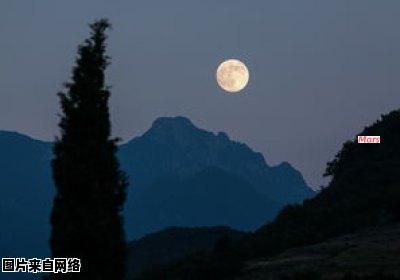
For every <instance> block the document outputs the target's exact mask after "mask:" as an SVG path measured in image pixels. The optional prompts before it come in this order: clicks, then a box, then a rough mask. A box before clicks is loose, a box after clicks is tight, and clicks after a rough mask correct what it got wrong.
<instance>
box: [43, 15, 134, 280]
mask: <svg viewBox="0 0 400 280" xmlns="http://www.w3.org/2000/svg"><path fill="white" fill-rule="evenodd" d="M109 27H110V24H109V23H108V21H107V20H105V19H102V20H99V21H96V22H95V23H93V24H91V25H90V29H91V34H90V37H89V38H88V39H86V40H85V41H84V43H83V44H81V45H80V46H79V48H78V56H77V59H76V65H75V67H74V68H73V71H72V81H71V82H68V83H66V84H65V89H66V90H65V92H62V93H59V97H60V103H61V109H62V114H61V116H60V117H61V120H60V123H59V127H60V130H61V135H60V137H58V138H57V139H56V142H55V146H54V150H53V151H54V156H55V158H54V159H53V161H52V171H53V178H54V182H55V186H56V195H55V198H54V204H53V209H52V213H51V225H52V233H51V239H50V244H51V250H52V256H53V258H80V259H81V272H80V273H66V274H63V273H53V274H51V275H50V276H49V278H50V279H85V280H89V279H90V280H94V279H95V280H102V279H107V280H110V279H113V280H119V279H122V278H123V276H124V272H125V254H126V243H125V234H124V229H123V218H122V214H121V211H122V208H123V204H124V201H125V196H126V195H125V192H126V187H127V180H126V177H125V174H124V173H123V172H122V171H121V170H120V167H119V162H118V160H117V158H116V151H117V141H118V139H114V138H111V136H110V134H111V126H110V114H109V108H108V100H109V97H110V90H109V88H108V87H107V86H106V85H105V76H104V72H105V69H106V67H107V65H108V64H109V57H108V56H106V54H105V50H106V39H107V36H106V34H105V32H106V30H107V29H108V28H109Z"/></svg>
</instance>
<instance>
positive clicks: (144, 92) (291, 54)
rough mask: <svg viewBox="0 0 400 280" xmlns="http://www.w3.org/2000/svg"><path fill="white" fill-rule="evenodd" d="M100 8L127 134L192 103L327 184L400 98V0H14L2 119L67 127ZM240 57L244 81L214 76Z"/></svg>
mask: <svg viewBox="0 0 400 280" xmlns="http://www.w3.org/2000/svg"><path fill="white" fill-rule="evenodd" d="M100 17H108V18H109V19H110V20H111V22H112V24H113V30H112V31H111V32H110V38H109V55H110V56H111V57H112V65H111V66H110V68H109V70H108V73H107V74H108V83H109V84H110V85H112V89H113V96H112V99H111V107H112V120H113V133H114V134H115V135H118V136H121V137H123V138H124V139H125V140H129V139H130V138H132V137H134V136H138V135H140V134H141V133H143V132H144V131H145V130H146V129H148V128H149V126H150V125H151V123H152V121H153V120H154V119H155V118H157V117H160V116H176V115H184V116H187V117H189V118H190V119H192V121H193V122H194V123H195V124H196V125H198V126H200V127H202V128H205V129H207V130H211V131H225V132H227V133H228V135H229V136H230V137H231V138H233V139H234V140H238V141H241V142H245V143H247V144H249V145H250V146H251V147H252V148H253V149H254V150H256V151H260V152H262V153H263V154H264V155H265V158H266V160H267V162H268V163H270V164H276V163H279V162H281V161H283V160H287V161H289V162H290V163H292V164H293V165H294V166H295V167H296V168H298V169H299V170H300V171H301V172H302V173H303V174H304V176H305V178H306V180H307V182H308V183H310V184H312V185H314V186H318V185H320V184H323V183H324V182H325V181H324V180H323V179H322V177H321V174H322V172H323V170H324V168H325V163H326V161H328V160H330V159H332V157H333V156H334V154H335V153H336V152H337V151H338V150H339V149H340V147H341V145H342V143H343V142H344V141H345V140H348V139H350V138H351V137H352V136H353V135H354V134H355V133H357V132H359V131H361V129H362V128H363V126H365V125H367V124H369V123H371V122H373V121H374V120H375V119H377V118H378V117H379V116H380V114H382V113H386V112H388V111H390V110H392V109H396V108H398V107H399V104H400V31H399V27H400V1H398V0H374V1H372V0H329V1H328V0H291V1H289V0H275V1H267V0H248V1H243V0H229V1H226V0H218V1H215V0H202V1H200V0H196V1H195V0H141V1H138V0H137V1H135V0H131V1H99V0H96V1H95V0H92V1H89V0H87V1H86V0H85V1H78V0H69V1H56V0H46V1H45V0H35V1H30V0H25V1H20V0H1V1H0V36H1V37H0V38H1V39H0V40H1V41H0V58H1V59H0V130H14V131H19V132H22V133H25V134H28V135H30V136H32V137H35V138H39V139H46V140H49V139H53V137H54V136H55V135H56V134H57V133H58V129H57V121H58V120H57V117H56V114H57V112H58V110H59V109H58V108H59V107H58V100H57V97H56V92H57V91H59V90H60V89H61V85H62V83H63V82H64V81H66V80H67V79H68V78H69V77H70V71H71V67H72V66H73V63H74V57H75V55H76V48H77V45H78V44H79V43H80V42H82V40H83V39H84V38H85V37H86V36H87V35H88V28H87V24H88V23H90V22H92V21H93V20H94V19H97V18H100ZM232 57H233V58H239V59H241V60H243V61H244V62H246V64H247V65H248V67H249V70H250V72H251V76H250V83H249V86H248V87H247V88H246V89H245V90H244V91H243V92H242V93H241V94H236V95H229V94H225V93H223V92H222V91H221V90H220V89H219V88H218V87H217V85H216V82H215V79H214V74H215V70H216V67H217V65H218V64H219V63H220V62H221V61H222V60H224V59H227V58H232ZM382 141H385V140H384V139H382Z"/></svg>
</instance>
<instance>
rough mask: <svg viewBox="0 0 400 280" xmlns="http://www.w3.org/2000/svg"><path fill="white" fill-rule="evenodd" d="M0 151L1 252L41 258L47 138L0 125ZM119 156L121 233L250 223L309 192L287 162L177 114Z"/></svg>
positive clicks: (48, 202)
mask: <svg viewBox="0 0 400 280" xmlns="http://www.w3.org/2000/svg"><path fill="white" fill-rule="evenodd" d="M0 155H1V157H0V218H1V219H2V229H3V230H1V231H0V252H1V255H2V256H8V257H21V256H23V257H31V256H32V257H48V256H49V255H50V252H49V249H48V240H49V233H50V227H49V218H50V211H51V207H52V202H53V197H54V186H53V182H52V175H51V171H50V161H51V158H52V157H53V155H52V143H50V142H44V141H38V140H34V139H32V138H30V137H27V136H24V135H22V134H19V133H15V132H7V131H1V132H0ZM118 156H119V158H120V161H121V164H122V169H124V170H126V171H127V174H128V177H129V180H130V187H129V189H128V195H129V197H128V201H127V204H126V207H125V227H126V231H127V236H128V240H133V239H136V238H139V237H142V236H144V235H145V234H148V233H151V232H153V231H155V230H160V229H163V228H166V227H170V226H176V225H180V226H211V225H225V226H231V227H234V228H237V229H241V230H253V229H255V228H256V227H258V226H259V225H261V224H263V223H264V222H266V221H268V220H270V219H272V217H273V216H274V215H275V214H276V213H277V211H278V209H279V208H280V207H282V206H283V205H285V204H287V203H288V202H293V201H295V202H300V201H302V200H303V199H304V198H306V197H310V196H312V195H313V191H312V190H311V189H310V188H309V187H308V186H307V185H306V183H305V182H304V180H303V178H302V176H301V174H300V172H298V171H297V170H295V169H294V168H292V167H291V166H290V165H289V164H288V163H283V164H280V165H278V166H269V165H268V164H267V163H266V162H265V160H264V158H263V156H262V155H261V154H260V153H256V152H253V151H252V150H251V149H250V148H249V147H248V146H247V145H245V144H241V143H238V142H235V141H232V140H230V139H229V137H228V136H227V135H226V134H225V133H222V132H220V133H218V134H214V133H212V132H208V131H205V130H202V129H199V128H197V127H196V126H194V125H193V124H192V123H191V121H190V120H189V119H187V118H184V117H176V118H159V119H157V120H156V121H155V122H154V123H153V125H152V127H151V128H150V129H149V130H148V131H147V132H146V133H144V134H143V135H142V136H140V137H137V138H135V139H133V140H131V141H129V142H128V143H126V144H123V145H121V146H120V150H119V154H118ZM4 229H5V230H4ZM21 275H22V274H21ZM15 279H16V278H15Z"/></svg>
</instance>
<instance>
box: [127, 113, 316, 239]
mask: <svg viewBox="0 0 400 280" xmlns="http://www.w3.org/2000/svg"><path fill="white" fill-rule="evenodd" d="M119 155H120V160H121V164H122V166H123V167H124V169H125V170H126V172H127V174H129V178H130V182H131V184H132V186H131V188H130V189H129V192H128V204H127V207H126V211H125V213H126V217H127V220H132V221H145V222H146V223H147V224H148V223H153V226H156V227H157V229H158V230H159V229H162V227H160V225H161V224H162V225H165V226H174V225H175V224H173V223H172V224H171V223H170V222H168V221H172V220H176V219H175V218H173V217H172V216H176V215H179V212H182V211H184V210H183V209H181V208H180V206H178V205H179V204H175V203H172V201H169V202H170V204H169V205H170V207H171V208H170V209H169V211H166V212H167V213H170V215H171V216H168V217H167V216H166V214H165V215H164V221H163V222H160V223H158V222H157V223H154V219H153V218H150V217H152V216H151V214H149V215H147V213H146V212H144V211H143V208H141V205H146V204H151V203H152V202H150V201H148V200H146V199H149V200H153V199H155V200H157V198H154V197H151V195H150V196H148V193H151V194H154V195H156V196H157V195H160V193H161V190H163V189H164V188H165V189H164V190H163V197H164V198H163V199H164V200H169V199H173V196H171V192H170V190H172V189H173V187H171V186H172V185H174V186H175V187H176V186H177V185H182V184H183V185H186V186H187V188H188V189H185V188H182V191H187V192H190V191H189V190H190V186H191V185H192V182H191V180H192V179H193V176H195V177H196V174H199V172H202V171H203V170H204V169H207V168H210V167H215V168H217V169H219V170H220V171H224V172H225V175H226V177H228V176H234V177H236V178H237V179H240V182H239V181H238V182H237V183H236V184H235V188H236V187H239V185H241V184H242V185H243V186H244V187H243V189H246V190H248V191H249V192H253V194H252V195H250V194H248V196H253V197H254V196H257V195H258V196H259V199H256V200H255V202H254V203H255V205H257V204H262V203H261V201H260V200H263V201H264V202H263V203H264V207H263V210H262V211H261V213H259V212H256V211H252V209H255V208H256V207H255V208H252V207H251V206H249V207H247V208H246V207H245V209H248V215H254V216H255V217H254V218H251V219H248V218H243V219H241V217H242V216H243V215H238V216H236V221H235V223H230V224H229V223H228V224H224V225H226V226H232V227H236V228H238V229H241V230H253V229H255V228H257V227H258V226H260V225H261V223H262V222H266V221H268V220H270V219H271V218H272V217H273V216H274V215H275V214H276V213H277V210H278V209H279V208H280V207H283V206H284V205H286V204H288V203H293V202H300V201H302V200H304V199H305V198H309V197H311V196H312V195H313V194H314V192H313V191H312V190H311V188H309V187H308V186H307V184H306V183H305V181H304V179H303V177H302V175H301V173H300V172H299V171H297V170H295V169H294V168H293V167H292V166H290V164H289V163H286V162H284V163H282V164H280V165H277V166H269V165H268V164H267V163H266V162H265V160H264V157H263V156H262V154H261V153H257V152H254V151H253V150H251V149H250V148H249V147H248V146H247V145H245V144H242V143H239V142H236V141H232V140H230V139H229V137H228V136H227V135H226V134H225V133H223V132H219V133H217V134H214V133H212V132H209V131H206V130H203V129H199V128H197V127H196V126H195V125H193V123H192V122H191V121H190V120H189V119H187V118H185V117H162V118H158V119H157V120H155V121H154V122H153V124H152V126H151V128H150V129H149V130H148V131H147V132H146V133H144V134H143V135H142V136H140V137H137V138H134V139H133V140H131V141H130V142H128V143H126V144H124V145H122V146H121V148H120V153H119ZM204 174H205V173H203V175H204ZM197 177H198V176H197ZM169 178H173V179H174V180H178V181H179V180H180V181H183V182H180V183H177V182H175V183H172V182H170V179H169ZM213 180H214V178H213V177H212V176H210V174H209V173H207V176H204V178H203V181H202V185H203V186H204V187H208V188H209V189H214V188H218V189H219V191H220V193H219V194H218V198H217V197H214V198H212V197H205V196H203V197H202V198H200V197H197V198H196V197H193V196H190V197H191V200H188V201H187V202H186V204H188V205H191V204H192V203H197V205H198V207H199V208H198V210H200V209H201V207H202V206H201V204H203V205H207V203H209V202H208V201H210V200H213V199H219V201H220V202H221V203H223V202H224V197H225V196H226V194H227V193H229V192H232V196H231V197H232V199H233V197H235V199H236V200H237V201H236V203H232V204H231V208H229V209H226V212H232V213H237V208H238V207H237V206H235V204H236V205H241V204H242V203H248V204H251V201H247V202H243V200H242V199H241V196H240V195H237V196H234V194H233V193H234V189H235V188H232V190H230V189H229V187H228V186H225V185H226V183H224V182H214V181H213ZM235 180H236V179H231V180H230V181H235ZM154 184H156V186H154ZM163 185H164V186H163ZM166 186H169V187H166ZM222 188H225V190H224V191H225V192H226V194H225V195H224V194H223V192H224V191H222ZM148 189H150V190H153V191H149V190H148ZM156 189H158V191H155V190H156ZM236 190H237V189H236ZM142 194H143V195H144V197H146V199H144V198H143V197H142ZM188 197H189V196H188ZM200 199H203V200H202V201H201V200H200ZM130 201H137V203H135V202H132V203H130ZM256 201H259V202H256ZM139 205H140V207H139ZM146 209H147V208H146ZM258 209H259V210H261V208H258ZM149 211H150V212H152V211H153V210H149ZM204 217H209V218H210V219H214V214H211V213H210V214H209V215H206V212H204ZM188 220H192V219H190V218H188ZM251 221H253V222H251ZM256 221H258V222H256ZM191 225H192V226H194V225H193V224H191ZM208 225H210V224H208ZM131 226H132V228H130V227H131ZM153 226H152V225H148V228H154V227H153ZM182 226H184V225H182ZM196 226H198V225H197V224H196ZM127 232H128V236H132V235H131V234H132V233H133V232H135V234H138V235H133V237H140V236H142V235H143V233H144V232H149V230H147V229H146V228H144V229H143V230H142V231H140V230H139V231H138V228H136V229H135V224H134V223H133V224H127Z"/></svg>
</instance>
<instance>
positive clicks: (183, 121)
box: [152, 116, 194, 127]
mask: <svg viewBox="0 0 400 280" xmlns="http://www.w3.org/2000/svg"><path fill="white" fill-rule="evenodd" d="M171 125H174V126H177V125H181V126H194V125H193V123H192V121H191V120H189V119H188V118H186V117H183V116H176V117H160V118H157V119H156V120H155V121H154V122H153V125H152V127H158V126H171Z"/></svg>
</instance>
